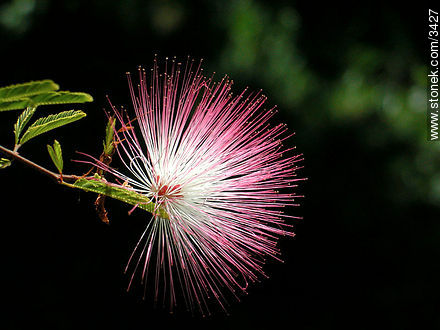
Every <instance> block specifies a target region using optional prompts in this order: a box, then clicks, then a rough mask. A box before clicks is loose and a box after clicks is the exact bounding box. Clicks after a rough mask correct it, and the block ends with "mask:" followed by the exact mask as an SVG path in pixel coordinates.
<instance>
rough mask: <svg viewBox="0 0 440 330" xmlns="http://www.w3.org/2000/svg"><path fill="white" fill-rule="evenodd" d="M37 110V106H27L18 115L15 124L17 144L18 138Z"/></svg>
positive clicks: (16, 142)
mask: <svg viewBox="0 0 440 330" xmlns="http://www.w3.org/2000/svg"><path fill="white" fill-rule="evenodd" d="M35 110H37V108H36V107H27V108H26V109H25V110H24V111H23V112H22V113H21V115H20V116H19V117H18V119H17V122H16V123H15V125H14V134H15V144H18V140H19V138H20V134H21V132H22V131H23V129H24V127H25V126H26V124H27V123H28V122H29V120H30V119H31V118H32V116H33V115H34V113H35Z"/></svg>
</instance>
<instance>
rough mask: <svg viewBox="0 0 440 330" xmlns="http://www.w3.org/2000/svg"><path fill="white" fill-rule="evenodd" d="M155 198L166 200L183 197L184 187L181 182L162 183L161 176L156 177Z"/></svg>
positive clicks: (161, 200) (159, 200)
mask: <svg viewBox="0 0 440 330" xmlns="http://www.w3.org/2000/svg"><path fill="white" fill-rule="evenodd" d="M154 192H155V196H154V197H155V198H156V200H157V201H158V202H165V201H167V200H173V199H176V198H182V197H183V195H182V187H181V186H180V184H176V185H167V184H163V183H161V180H160V177H159V176H157V177H156V187H155V191H154Z"/></svg>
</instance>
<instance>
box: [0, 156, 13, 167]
mask: <svg viewBox="0 0 440 330" xmlns="http://www.w3.org/2000/svg"><path fill="white" fill-rule="evenodd" d="M8 166H11V160H9V159H7V158H0V169H4V168H6V167H8Z"/></svg>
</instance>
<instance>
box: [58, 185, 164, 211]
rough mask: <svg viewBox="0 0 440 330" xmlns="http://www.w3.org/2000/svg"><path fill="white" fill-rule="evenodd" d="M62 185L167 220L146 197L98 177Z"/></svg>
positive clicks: (160, 209)
mask: <svg viewBox="0 0 440 330" xmlns="http://www.w3.org/2000/svg"><path fill="white" fill-rule="evenodd" d="M63 184H64V185H66V186H69V187H71V188H78V189H82V190H84V191H89V192H94V193H97V194H101V195H105V196H108V197H111V198H114V199H117V200H120V201H122V202H124V203H127V204H130V205H137V206H138V207H139V208H140V209H143V210H145V211H148V212H150V213H153V212H156V214H158V215H159V216H160V217H161V218H164V219H169V215H168V214H167V212H166V211H165V210H164V209H163V208H160V207H159V208H158V209H157V210H155V208H156V204H154V203H153V202H152V201H151V200H150V199H149V198H147V197H146V196H144V195H142V194H139V193H137V192H134V191H132V190H130V189H129V188H127V187H124V186H118V185H115V184H112V183H108V182H107V181H104V180H103V179H101V178H99V177H96V178H81V179H78V180H77V181H75V182H74V183H73V184H70V183H66V182H63Z"/></svg>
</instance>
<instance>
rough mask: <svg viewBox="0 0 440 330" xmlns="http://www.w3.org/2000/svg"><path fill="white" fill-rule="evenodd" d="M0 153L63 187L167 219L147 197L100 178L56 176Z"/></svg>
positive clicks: (4, 150) (1, 149)
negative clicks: (128, 205)
mask: <svg viewBox="0 0 440 330" xmlns="http://www.w3.org/2000/svg"><path fill="white" fill-rule="evenodd" d="M0 152H1V153H3V154H5V155H7V156H9V157H12V158H13V159H15V160H17V161H19V162H21V163H23V164H25V165H26V166H29V167H31V168H33V169H35V170H37V171H38V172H40V173H42V174H44V175H46V176H48V177H50V178H52V179H53V180H55V181H56V182H57V183H59V184H61V185H63V186H66V187H69V188H76V189H81V190H84V191H89V192H94V193H97V194H101V195H105V196H108V197H111V198H113V199H117V200H120V201H122V202H124V203H127V204H130V205H134V206H137V207H139V208H140V209H143V210H145V211H148V212H150V213H153V214H157V215H159V216H160V217H162V218H165V219H169V215H168V214H167V212H166V211H165V210H164V209H163V208H161V207H157V205H156V204H155V203H153V202H152V201H151V200H150V199H149V198H148V197H146V196H144V195H142V194H139V193H137V192H135V191H132V190H130V189H129V188H127V187H124V186H120V185H115V184H112V183H109V182H107V181H105V180H104V179H102V178H101V177H100V176H92V177H90V176H88V177H84V176H77V175H66V174H58V173H55V172H52V171H50V170H48V169H46V168H44V167H42V166H40V165H38V164H36V163H34V162H32V161H30V160H29V159H27V158H24V157H23V156H21V155H19V154H18V152H16V151H12V150H9V149H7V148H5V147H3V146H1V145H0Z"/></svg>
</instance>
